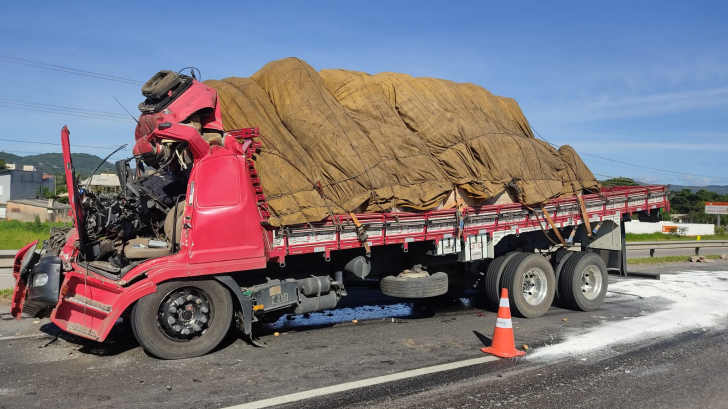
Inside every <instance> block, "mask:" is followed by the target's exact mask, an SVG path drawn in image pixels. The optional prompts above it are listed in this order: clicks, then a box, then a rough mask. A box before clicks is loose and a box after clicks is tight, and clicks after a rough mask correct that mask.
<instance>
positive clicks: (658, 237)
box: [626, 233, 728, 242]
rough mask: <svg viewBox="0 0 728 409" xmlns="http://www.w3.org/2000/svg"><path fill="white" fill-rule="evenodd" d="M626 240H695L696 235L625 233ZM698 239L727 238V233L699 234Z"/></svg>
mask: <svg viewBox="0 0 728 409" xmlns="http://www.w3.org/2000/svg"><path fill="white" fill-rule="evenodd" d="M626 237H627V242H630V241H670V240H677V241H689V240H697V239H698V238H697V237H688V236H678V235H676V234H665V233H641V234H636V233H627V234H626ZM700 240H728V235H711V236H700Z"/></svg>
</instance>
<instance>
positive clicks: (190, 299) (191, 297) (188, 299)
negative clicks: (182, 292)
mask: <svg viewBox="0 0 728 409" xmlns="http://www.w3.org/2000/svg"><path fill="white" fill-rule="evenodd" d="M193 298H195V297H193V296H192V295H188V296H187V301H192V299H193Z"/></svg>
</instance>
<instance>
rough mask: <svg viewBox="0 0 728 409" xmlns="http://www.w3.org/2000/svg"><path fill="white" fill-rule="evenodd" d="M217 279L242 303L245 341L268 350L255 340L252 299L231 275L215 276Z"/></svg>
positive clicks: (241, 310) (241, 311)
mask: <svg viewBox="0 0 728 409" xmlns="http://www.w3.org/2000/svg"><path fill="white" fill-rule="evenodd" d="M215 279H217V280H218V281H220V282H221V283H222V284H224V285H225V286H226V287H227V288H228V289H230V291H232V292H233V294H234V295H235V297H236V298H237V299H238V301H239V302H240V313H241V314H242V328H240V327H239V328H240V330H242V331H243V336H244V337H245V340H246V341H248V342H250V343H251V344H253V345H255V346H257V347H261V348H266V345H264V344H261V343H260V342H257V341H256V340H254V339H253V302H252V301H251V300H250V297H246V296H245V295H244V294H243V291H242V290H241V289H240V286H239V285H238V283H237V282H236V281H235V279H233V278H232V277H230V276H229V275H218V276H215Z"/></svg>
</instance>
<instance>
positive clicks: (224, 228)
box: [186, 149, 265, 270]
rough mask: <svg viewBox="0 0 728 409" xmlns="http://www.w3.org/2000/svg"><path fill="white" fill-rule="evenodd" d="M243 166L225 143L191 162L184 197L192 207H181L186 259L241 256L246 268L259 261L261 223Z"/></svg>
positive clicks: (205, 260) (221, 259)
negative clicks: (187, 217) (184, 219)
mask: <svg viewBox="0 0 728 409" xmlns="http://www.w3.org/2000/svg"><path fill="white" fill-rule="evenodd" d="M244 166H245V161H244V158H243V157H242V156H237V155H234V154H232V153H231V152H230V151H228V150H225V149H218V150H216V151H215V152H214V153H213V154H211V155H210V156H207V157H205V158H204V159H202V160H201V161H200V162H198V163H197V164H196V165H195V168H194V170H193V172H192V175H191V178H190V179H191V180H190V186H189V188H188V197H187V200H188V205H190V204H191V205H192V206H193V208H192V209H191V213H189V212H186V214H187V215H191V219H190V220H189V222H188V225H189V226H188V228H189V230H190V236H189V237H190V241H189V255H190V263H192V264H197V263H213V262H226V261H227V262H229V261H235V260H238V261H241V262H242V261H243V260H246V261H247V262H246V263H244V264H245V266H247V268H262V267H265V252H264V247H263V229H262V226H261V224H260V217H259V215H258V209H257V205H256V201H255V198H254V191H253V186H252V182H251V180H250V178H249V177H248V175H247V174H246V173H245V171H244V169H245V167H244ZM251 262H253V263H251ZM261 263H262V264H261ZM257 264H261V265H260V267H253V266H254V265H257ZM242 267H243V266H242V265H241V268H240V269H241V270H243V269H247V268H242Z"/></svg>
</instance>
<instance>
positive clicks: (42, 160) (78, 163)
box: [0, 151, 115, 175]
mask: <svg viewBox="0 0 728 409" xmlns="http://www.w3.org/2000/svg"><path fill="white" fill-rule="evenodd" d="M0 159H2V160H4V161H5V163H14V164H15V166H16V168H17V169H22V168H23V165H33V166H35V168H36V169H37V170H39V171H41V172H43V173H48V174H51V175H56V174H60V173H63V155H62V154H60V153H42V154H39V155H28V156H18V155H14V154H12V153H8V152H2V151H0ZM71 159H73V166H74V167H75V168H76V172H77V173H78V174H80V175H89V174H90V173H91V172H93V170H94V169H96V166H98V165H99V163H101V160H102V158H99V157H98V156H96V155H91V154H88V153H72V154H71ZM98 172H112V173H113V172H115V168H114V165H113V164H112V163H110V162H108V161H107V162H106V163H104V164H103V165H102V166H101V167H100V168H99V170H98V171H97V173H98Z"/></svg>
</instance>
